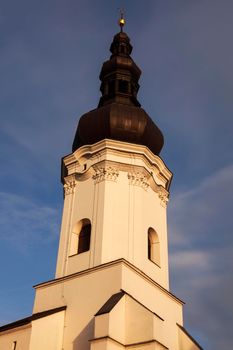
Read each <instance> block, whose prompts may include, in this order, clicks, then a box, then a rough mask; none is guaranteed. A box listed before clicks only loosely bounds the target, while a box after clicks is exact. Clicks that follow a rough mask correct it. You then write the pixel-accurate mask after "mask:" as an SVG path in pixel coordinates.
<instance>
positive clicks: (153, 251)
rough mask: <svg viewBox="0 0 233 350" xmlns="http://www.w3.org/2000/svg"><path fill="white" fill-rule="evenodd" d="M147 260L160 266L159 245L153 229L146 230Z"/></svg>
mask: <svg viewBox="0 0 233 350" xmlns="http://www.w3.org/2000/svg"><path fill="white" fill-rule="evenodd" d="M147 240H148V248H147V249H148V259H149V260H151V261H152V262H154V263H155V264H157V265H159V266H160V243H159V237H158V234H157V233H156V231H155V230H154V229H153V228H151V227H150V228H149V229H148V237H147Z"/></svg>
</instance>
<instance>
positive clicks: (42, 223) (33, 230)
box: [0, 192, 59, 251]
mask: <svg viewBox="0 0 233 350" xmlns="http://www.w3.org/2000/svg"><path fill="white" fill-rule="evenodd" d="M0 226H1V232H0V239H1V240H2V241H4V240H7V241H8V242H9V243H10V244H12V245H13V246H14V248H15V249H19V250H22V251H27V249H29V248H30V247H34V246H35V245H38V243H39V244H41V245H43V244H49V243H51V242H53V241H54V240H55V239H57V237H58V234H59V218H58V210H57V209H55V208H52V207H46V206H43V205H41V204H38V203H36V202H34V201H32V200H31V199H28V198H25V197H23V196H19V195H15V194H12V193H7V192H0Z"/></svg>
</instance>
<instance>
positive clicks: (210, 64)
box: [0, 0, 233, 350]
mask: <svg viewBox="0 0 233 350" xmlns="http://www.w3.org/2000/svg"><path fill="white" fill-rule="evenodd" d="M120 6H124V7H125V10H126V18H127V26H126V29H125V30H126V32H127V33H128V35H129V36H130V38H131V42H132V44H133V47H134V50H133V54H132V56H133V58H134V59H135V61H136V63H137V64H138V65H139V67H140V68H141V69H142V77H141V80H140V84H141V89H140V92H139V100H140V102H141V104H142V106H143V108H144V109H145V110H146V111H147V112H148V114H149V115H150V116H151V117H152V118H153V120H154V121H155V122H156V123H157V124H158V125H159V127H160V128H161V130H162V131H163V133H164V136H165V146H164V148H163V151H162V153H161V156H162V158H163V159H164V160H165V162H166V164H167V165H168V167H169V168H170V169H171V170H172V171H173V172H174V178H173V184H172V186H171V197H170V203H169V206H168V215H169V218H168V224H169V251H170V280H171V290H172V292H174V293H175V294H176V295H177V296H178V297H180V298H182V299H184V300H185V301H186V306H185V308H184V315H185V325H186V328H187V329H188V330H189V331H190V332H191V334H193V335H194V336H195V337H197V339H198V340H199V341H200V342H201V344H202V345H203V347H204V348H205V349H207V350H208V349H211V350H217V349H222V350H228V349H231V348H232V343H233V333H232V324H233V302H232V295H233V277H232V276H233V259H232V252H233V236H232V227H233V220H232V209H231V208H232V199H233V189H232V188H233V155H232V146H233V138H232V133H233V127H232V115H233V98H232V91H233V45H232V33H233V21H232V13H233V2H232V0H221V1H219V0H146V1H139V0H138V1H137V0H131V1H130V0H128V1H126V0H125V1H116V0H115V1H114V0H113V1H109V0H108V1H107V0H99V1H96V0H85V1H84V0H79V1H77V0H76V1H75V0H66V1H64V0H63V1H62V0H56V1H55V0H46V1H45V0H41V1H36V2H33V1H29V0H21V1H16V0H1V1H0V30H1V33H2V35H1V39H0V45H1V56H0V74H1V80H0V92H1V93H0V120H1V128H0V142H1V152H0V160H1V172H0V209H1V210H0V239H1V245H0V266H1V288H0V323H1V324H3V323H7V322H11V321H13V320H15V319H18V318H22V317H25V316H27V315H29V314H31V310H32V304H33V297H34V292H33V289H32V285H33V284H36V283H39V282H42V281H44V280H48V279H51V278H53V276H54V270H55V263H56V254H57V247H58V238H59V227H60V220H61V213H62V205H63V197H62V186H61V184H60V159H61V157H62V156H63V155H65V154H68V153H70V151H71V145H72V141H73V137H74V133H75V129H76V126H77V122H78V119H79V117H80V116H81V115H82V114H83V113H85V112H86V111H88V110H91V109H93V108H95V107H96V106H97V103H98V100H99V97H100V93H99V85H100V83H99V80H98V75H99V72H100V69H101V65H102V63H103V61H104V60H106V59H107V58H108V57H109V51H108V50H109V46H110V43H111V40H112V37H113V35H114V34H115V33H116V32H117V31H118V28H117V24H116V22H117V17H118V10H117V9H118V8H119V7H120Z"/></svg>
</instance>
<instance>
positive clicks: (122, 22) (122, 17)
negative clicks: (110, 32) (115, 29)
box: [118, 8, 125, 32]
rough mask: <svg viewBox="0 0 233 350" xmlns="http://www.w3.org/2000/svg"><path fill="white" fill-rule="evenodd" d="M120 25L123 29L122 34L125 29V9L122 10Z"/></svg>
mask: <svg viewBox="0 0 233 350" xmlns="http://www.w3.org/2000/svg"><path fill="white" fill-rule="evenodd" d="M118 24H119V26H120V28H121V32H123V27H124V25H125V19H124V9H123V8H121V9H120V19H119V20H118Z"/></svg>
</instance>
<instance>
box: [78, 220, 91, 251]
mask: <svg viewBox="0 0 233 350" xmlns="http://www.w3.org/2000/svg"><path fill="white" fill-rule="evenodd" d="M90 240H91V224H89V223H88V224H86V225H85V224H84V225H83V226H82V229H81V231H80V234H79V240H78V254H81V253H84V252H87V251H88V250H89V249H90Z"/></svg>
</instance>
